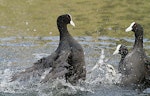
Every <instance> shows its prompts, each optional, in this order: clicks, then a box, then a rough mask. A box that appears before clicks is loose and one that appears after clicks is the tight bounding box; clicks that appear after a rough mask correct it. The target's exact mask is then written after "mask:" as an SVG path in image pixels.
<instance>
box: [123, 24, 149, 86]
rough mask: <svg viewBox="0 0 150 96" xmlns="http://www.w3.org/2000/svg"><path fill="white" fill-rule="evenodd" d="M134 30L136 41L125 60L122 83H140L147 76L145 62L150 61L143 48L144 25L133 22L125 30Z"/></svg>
mask: <svg viewBox="0 0 150 96" xmlns="http://www.w3.org/2000/svg"><path fill="white" fill-rule="evenodd" d="M125 31H126V32H128V31H133V32H134V34H135V42H134V45H133V49H132V51H131V52H130V53H128V54H127V56H126V57H125V58H124V60H123V63H122V64H123V70H122V72H121V73H122V74H123V75H124V76H123V77H122V83H123V84H124V85H127V86H128V85H132V84H140V83H141V82H142V81H143V79H144V78H145V73H146V67H145V63H146V62H149V60H148V58H147V56H146V54H145V52H144V50H143V27H142V26H141V25H140V24H138V23H135V22H133V23H131V25H130V26H129V27H128V28H127V29H126V30H125Z"/></svg>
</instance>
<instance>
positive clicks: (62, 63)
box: [41, 50, 71, 83]
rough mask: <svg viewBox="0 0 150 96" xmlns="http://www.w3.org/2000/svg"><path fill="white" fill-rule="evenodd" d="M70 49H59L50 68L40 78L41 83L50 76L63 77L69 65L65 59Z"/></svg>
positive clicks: (52, 77) (53, 77)
mask: <svg viewBox="0 0 150 96" xmlns="http://www.w3.org/2000/svg"><path fill="white" fill-rule="evenodd" d="M70 53H71V51H69V50H67V51H61V52H60V54H58V58H57V59H56V60H55V62H54V64H53V66H52V70H51V71H50V72H49V73H48V74H47V75H46V76H45V77H44V79H42V81H41V82H42V83H44V82H47V81H48V80H49V79H50V78H51V79H55V78H57V77H63V76H65V74H66V73H67V72H68V70H67V68H68V67H69V66H70V65H69V64H68V62H67V59H68V57H69V55H70Z"/></svg>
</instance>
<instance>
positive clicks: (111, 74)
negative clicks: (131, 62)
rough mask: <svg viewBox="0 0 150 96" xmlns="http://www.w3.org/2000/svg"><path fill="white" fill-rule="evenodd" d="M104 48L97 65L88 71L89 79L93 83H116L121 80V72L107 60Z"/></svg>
mask: <svg viewBox="0 0 150 96" xmlns="http://www.w3.org/2000/svg"><path fill="white" fill-rule="evenodd" d="M104 59H105V54H104V49H101V55H100V58H99V60H98V62H97V63H96V64H95V66H94V67H93V68H92V69H91V70H90V71H89V72H88V73H90V78H88V79H89V80H92V83H96V84H97V83H98V82H99V83H105V84H116V83H119V82H120V76H121V74H118V73H117V72H116V70H115V68H114V67H113V66H112V65H110V64H108V63H106V62H105V60H104Z"/></svg>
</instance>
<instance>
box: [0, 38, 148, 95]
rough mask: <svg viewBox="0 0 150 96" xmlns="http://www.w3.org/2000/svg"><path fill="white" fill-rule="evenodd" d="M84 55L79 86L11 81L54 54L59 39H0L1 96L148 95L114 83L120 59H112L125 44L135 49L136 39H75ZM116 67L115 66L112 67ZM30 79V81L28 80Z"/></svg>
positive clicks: (35, 78) (34, 80)
mask: <svg viewBox="0 0 150 96" xmlns="http://www.w3.org/2000/svg"><path fill="white" fill-rule="evenodd" d="M75 39H76V40H78V41H79V42H80V44H82V46H83V48H84V52H85V60H86V67H87V71H88V73H87V79H86V81H85V82H83V81H80V83H79V84H78V85H76V86H72V85H71V84H69V83H66V82H65V80H64V79H57V80H54V81H53V80H51V81H49V82H47V83H45V84H41V83H39V81H40V78H38V76H36V75H31V74H28V75H27V77H25V78H24V80H22V81H21V79H20V80H17V81H14V82H9V80H10V76H11V75H12V74H13V73H14V72H19V71H21V70H23V69H25V68H27V67H29V66H32V64H33V63H34V62H35V61H36V60H38V59H39V58H41V57H43V56H47V55H49V54H51V52H53V51H54V50H55V49H56V47H57V46H58V41H59V37H58V36H54V37H8V38H0V52H1V54H0V65H1V67H0V69H1V70H0V95H4V96H66V95H71V96H72V95H74V96H100V95H101V96H137V95H140V96H146V94H145V93H147V92H149V93H150V91H147V90H149V89H147V90H145V91H144V92H145V93H140V94H138V91H136V90H132V89H129V88H128V89H126V88H121V87H119V86H116V85H115V84H116V83H118V82H119V80H120V78H119V77H120V74H117V70H116V69H117V66H118V62H119V60H120V56H112V53H113V51H114V50H115V48H116V46H117V45H118V44H120V43H124V44H125V45H127V46H128V48H131V47H132V44H133V41H134V39H131V38H121V39H118V38H111V37H98V38H93V37H90V36H88V37H75ZM144 44H145V45H144V47H145V49H146V53H147V54H150V52H148V51H147V50H149V49H150V47H149V46H148V45H149V40H148V39H144ZM112 66H113V67H112ZM26 78H28V79H26Z"/></svg>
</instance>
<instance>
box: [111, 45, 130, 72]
mask: <svg viewBox="0 0 150 96" xmlns="http://www.w3.org/2000/svg"><path fill="white" fill-rule="evenodd" d="M115 54H120V55H121V59H120V62H119V66H118V72H119V73H121V72H122V71H123V68H124V65H123V61H124V59H125V57H126V55H127V54H128V49H127V47H126V46H125V45H122V44H119V45H118V46H117V48H116V50H115V51H114V53H113V55H115Z"/></svg>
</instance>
